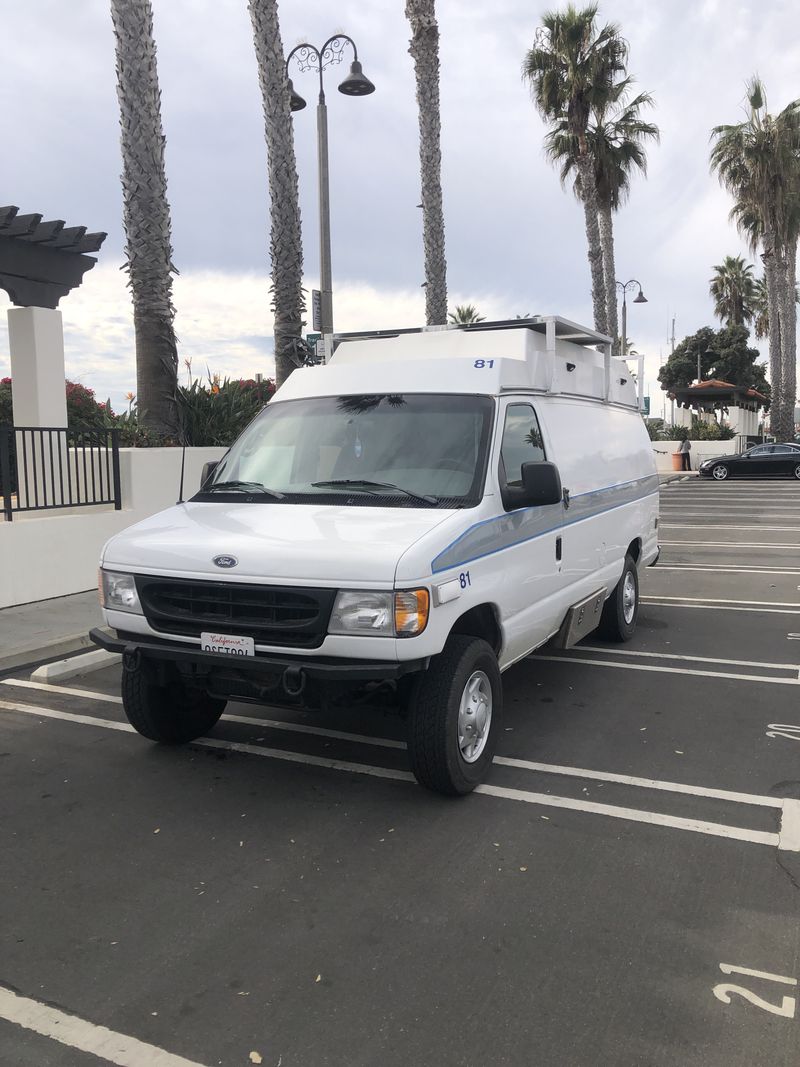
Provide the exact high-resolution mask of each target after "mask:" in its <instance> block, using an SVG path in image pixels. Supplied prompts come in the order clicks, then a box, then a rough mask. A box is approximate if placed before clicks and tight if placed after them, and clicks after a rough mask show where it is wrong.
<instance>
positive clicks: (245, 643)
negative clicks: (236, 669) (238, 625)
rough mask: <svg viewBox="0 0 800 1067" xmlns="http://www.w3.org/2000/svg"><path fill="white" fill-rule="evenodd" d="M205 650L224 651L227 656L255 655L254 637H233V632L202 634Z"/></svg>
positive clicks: (203, 649) (202, 647)
mask: <svg viewBox="0 0 800 1067" xmlns="http://www.w3.org/2000/svg"><path fill="white" fill-rule="evenodd" d="M200 648H201V650H202V651H203V652H222V653H223V654H224V655H226V656H255V654H256V644H255V641H254V640H253V638H252V637H233V636H232V635H231V634H200Z"/></svg>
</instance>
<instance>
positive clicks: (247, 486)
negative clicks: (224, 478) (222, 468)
mask: <svg viewBox="0 0 800 1067" xmlns="http://www.w3.org/2000/svg"><path fill="white" fill-rule="evenodd" d="M217 489H224V490H230V491H231V492H236V491H237V490H241V491H242V492H243V493H263V494H264V495H265V496H272V497H275V499H276V500H283V493H279V492H278V491H277V489H268V488H267V487H266V485H262V484H261V482H241V481H238V480H233V481H230V482H214V484H213V485H209V487H208V488H207V489H202V490H201V492H203V493H215V492H216V491H217Z"/></svg>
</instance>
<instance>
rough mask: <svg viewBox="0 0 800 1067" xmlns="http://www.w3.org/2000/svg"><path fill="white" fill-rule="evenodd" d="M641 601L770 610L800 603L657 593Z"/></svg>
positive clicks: (796, 605) (793, 606) (799, 606)
mask: <svg viewBox="0 0 800 1067" xmlns="http://www.w3.org/2000/svg"><path fill="white" fill-rule="evenodd" d="M641 599H642V600H674V601H676V602H678V603H681V604H691V603H694V602H697V603H698V604H735V605H736V606H737V607H739V606H741V605H742V604H747V605H748V606H750V607H759V608H761V607H770V608H800V603H796V602H794V601H786V600H728V599H719V598H715V597H708V596H701V597H694V596H666V595H664V596H659V595H658V594H657V593H653V594H652V595H651V596H643V597H642V598H641Z"/></svg>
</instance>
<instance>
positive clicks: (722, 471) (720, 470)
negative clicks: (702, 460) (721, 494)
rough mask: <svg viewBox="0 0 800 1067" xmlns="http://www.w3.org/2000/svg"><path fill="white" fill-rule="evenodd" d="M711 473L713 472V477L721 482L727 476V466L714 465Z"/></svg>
mask: <svg viewBox="0 0 800 1067" xmlns="http://www.w3.org/2000/svg"><path fill="white" fill-rule="evenodd" d="M713 473H714V477H715V478H716V479H717V481H718V482H723V481H725V479H726V478H727V477H728V468H727V467H715V468H714V472H713Z"/></svg>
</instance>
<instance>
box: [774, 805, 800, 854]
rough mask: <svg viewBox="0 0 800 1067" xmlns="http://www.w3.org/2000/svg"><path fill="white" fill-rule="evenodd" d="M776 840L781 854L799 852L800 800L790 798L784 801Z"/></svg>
mask: <svg viewBox="0 0 800 1067" xmlns="http://www.w3.org/2000/svg"><path fill="white" fill-rule="evenodd" d="M778 838H779V841H778V848H779V849H780V850H781V851H782V852H800V800H795V799H794V798H792V797H787V798H786V799H785V800H784V802H783V814H782V816H781V828H780V830H779V832H778Z"/></svg>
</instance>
